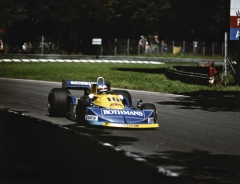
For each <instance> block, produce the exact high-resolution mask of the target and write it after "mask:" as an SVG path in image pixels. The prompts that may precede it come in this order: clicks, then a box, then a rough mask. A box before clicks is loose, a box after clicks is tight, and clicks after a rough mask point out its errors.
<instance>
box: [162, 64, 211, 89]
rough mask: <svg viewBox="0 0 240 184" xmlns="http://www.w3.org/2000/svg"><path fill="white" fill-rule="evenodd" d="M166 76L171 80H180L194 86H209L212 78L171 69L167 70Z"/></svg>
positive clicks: (206, 75)
mask: <svg viewBox="0 0 240 184" xmlns="http://www.w3.org/2000/svg"><path fill="white" fill-rule="evenodd" d="M165 76H166V77H168V78H169V79H171V80H179V81H181V82H185V83H194V84H205V85H206V84H209V80H210V77H209V76H208V74H203V73H194V72H185V71H180V70H175V69H171V68H166V70H165Z"/></svg>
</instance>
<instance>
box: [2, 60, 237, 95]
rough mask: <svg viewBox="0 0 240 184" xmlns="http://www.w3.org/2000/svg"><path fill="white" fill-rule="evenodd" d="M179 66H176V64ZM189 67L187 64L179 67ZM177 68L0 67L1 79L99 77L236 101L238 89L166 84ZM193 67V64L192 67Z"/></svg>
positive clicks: (119, 84)
mask: <svg viewBox="0 0 240 184" xmlns="http://www.w3.org/2000/svg"><path fill="white" fill-rule="evenodd" d="M177 64H178V65H179V63H177ZM181 64H182V65H190V63H187V64H186V63H181ZM172 65H176V63H168V64H163V65H149V64H138V65H136V64H104V63H101V64H100V63H99V64H98V63H94V64H93V63H92V64H91V63H4V62H3V63H0V77H2V78H3V77H4V78H17V79H33V80H44V81H57V82H61V81H62V79H71V80H87V81H88V80H90V81H96V79H97V77H99V76H102V77H104V78H105V80H106V81H109V82H111V83H112V87H117V88H126V89H136V90H145V91H154V92H162V93H172V94H184V95H189V96H204V97H224V98H225V97H228V98H231V97H233V98H235V97H239V93H240V87H239V86H222V85H216V86H210V85H209V86H203V85H194V84H185V83H182V82H180V81H172V80H169V79H168V78H167V77H166V76H165V75H164V72H165V68H166V67H169V66H172ZM191 65H196V63H191Z"/></svg>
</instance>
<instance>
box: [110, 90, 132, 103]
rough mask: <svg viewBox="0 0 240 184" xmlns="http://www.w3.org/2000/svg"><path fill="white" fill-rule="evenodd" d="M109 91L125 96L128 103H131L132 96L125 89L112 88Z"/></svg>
mask: <svg viewBox="0 0 240 184" xmlns="http://www.w3.org/2000/svg"><path fill="white" fill-rule="evenodd" d="M111 93H112V94H118V95H122V96H123V97H124V98H127V99H128V101H129V103H130V105H132V97H131V94H130V93H129V92H128V91H126V90H112V91H111Z"/></svg>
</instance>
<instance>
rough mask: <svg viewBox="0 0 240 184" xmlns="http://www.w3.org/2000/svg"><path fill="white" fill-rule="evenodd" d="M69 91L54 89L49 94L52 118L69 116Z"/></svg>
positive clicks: (48, 104)
mask: <svg viewBox="0 0 240 184" xmlns="http://www.w3.org/2000/svg"><path fill="white" fill-rule="evenodd" d="M69 94H70V92H69V91H68V90H67V89H62V88H54V89H52V90H51V91H50V92H49V94H48V103H47V107H48V113H49V115H50V116H53V117H54V116H56V117H57V116H58V117H64V116H66V115H67V96H68V95H69Z"/></svg>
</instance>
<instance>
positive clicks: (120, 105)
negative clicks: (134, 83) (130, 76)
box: [48, 77, 159, 128]
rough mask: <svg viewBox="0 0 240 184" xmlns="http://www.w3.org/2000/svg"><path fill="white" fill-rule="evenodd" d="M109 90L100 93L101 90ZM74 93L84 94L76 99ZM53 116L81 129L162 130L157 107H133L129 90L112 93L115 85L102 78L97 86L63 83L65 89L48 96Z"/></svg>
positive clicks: (49, 110) (139, 105) (85, 82)
mask: <svg viewBox="0 0 240 184" xmlns="http://www.w3.org/2000/svg"><path fill="white" fill-rule="evenodd" d="M99 86H105V87H101V91H103V90H102V89H106V90H105V91H104V92H101V93H100V92H99V91H98V87H99ZM70 90H84V95H83V96H81V97H79V98H76V97H74V96H72V95H71V93H70ZM48 112H49V114H50V116H66V117H67V118H69V119H71V120H74V121H76V122H77V123H78V124H79V125H83V126H89V125H97V126H105V127H117V128H158V127H159V125H158V123H157V113H156V107H155V105H154V104H151V103H142V101H141V100H139V101H138V104H137V106H136V107H135V106H133V105H132V97H131V95H130V93H129V92H128V91H126V90H111V84H110V83H108V82H105V81H104V78H103V77H98V78H97V81H96V82H87V81H72V80H63V82H62V88H54V89H52V90H51V91H50V92H49V95H48Z"/></svg>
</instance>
